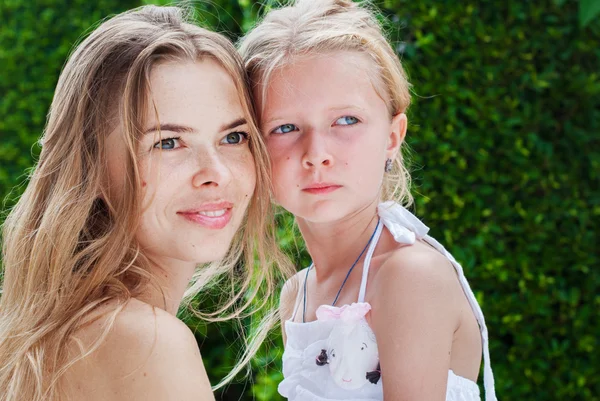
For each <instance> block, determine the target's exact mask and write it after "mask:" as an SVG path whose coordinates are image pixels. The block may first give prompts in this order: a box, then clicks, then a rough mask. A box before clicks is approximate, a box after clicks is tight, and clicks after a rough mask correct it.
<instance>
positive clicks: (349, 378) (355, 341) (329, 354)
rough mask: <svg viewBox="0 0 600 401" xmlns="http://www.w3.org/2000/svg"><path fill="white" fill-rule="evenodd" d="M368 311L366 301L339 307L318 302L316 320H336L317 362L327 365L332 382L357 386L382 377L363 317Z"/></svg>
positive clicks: (371, 333)
mask: <svg viewBox="0 0 600 401" xmlns="http://www.w3.org/2000/svg"><path fill="white" fill-rule="evenodd" d="M370 310H371V305H369V304H368V303H366V302H360V303H353V304H351V305H344V306H342V307H341V308H338V307H335V306H329V305H321V306H320V307H319V308H318V309H317V320H321V321H331V320H335V321H337V322H338V323H337V324H336V325H334V327H333V329H332V331H331V333H330V334H329V338H328V340H327V349H326V350H325V349H324V350H321V354H320V355H319V356H317V361H316V363H317V365H319V366H324V365H329V372H330V373H331V377H332V378H333V381H334V382H335V383H336V384H337V385H338V386H340V387H342V388H344V389H348V390H354V389H358V388H360V387H362V386H363V385H365V384H367V383H369V382H371V383H373V384H376V383H377V382H378V381H379V379H380V377H381V373H380V371H379V353H378V351H377V342H376V341H375V333H373V330H371V328H370V327H369V324H368V323H367V320H366V319H365V315H366V314H367V312H369V311H370Z"/></svg>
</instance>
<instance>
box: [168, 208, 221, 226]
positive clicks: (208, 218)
mask: <svg viewBox="0 0 600 401" xmlns="http://www.w3.org/2000/svg"><path fill="white" fill-rule="evenodd" d="M177 214H178V215H180V216H182V217H183V218H185V219H186V220H188V221H191V222H192V223H196V224H199V225H201V226H203V227H206V228H211V229H215V230H220V229H222V228H224V227H225V226H226V225H227V224H228V223H229V221H230V220H231V215H232V213H231V208H224V209H218V210H202V211H198V212H194V211H186V212H178V213H177Z"/></svg>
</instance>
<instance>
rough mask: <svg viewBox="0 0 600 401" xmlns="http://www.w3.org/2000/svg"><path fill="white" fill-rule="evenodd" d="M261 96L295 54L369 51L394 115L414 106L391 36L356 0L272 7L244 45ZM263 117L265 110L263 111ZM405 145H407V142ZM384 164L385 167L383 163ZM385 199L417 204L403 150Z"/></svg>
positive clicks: (303, 0) (310, 0) (306, 0)
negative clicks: (277, 71)
mask: <svg viewBox="0 0 600 401" xmlns="http://www.w3.org/2000/svg"><path fill="white" fill-rule="evenodd" d="M239 49H240V53H241V54H242V57H243V58H244V63H245V65H246V70H247V72H248V75H249V77H250V82H251V84H252V86H253V90H254V93H255V95H256V96H258V97H259V99H260V100H261V102H260V104H263V105H264V104H265V98H266V88H267V86H268V83H269V80H270V78H271V76H272V75H273V73H274V72H275V71H276V70H278V69H281V68H282V67H284V66H286V65H289V63H293V61H294V58H295V57H302V56H313V55H322V54H325V53H330V52H337V51H354V52H360V53H362V54H366V55H367V56H369V58H370V59H371V60H372V61H373V63H372V64H373V67H374V68H373V71H370V76H371V81H372V83H373V86H374V87H375V90H376V91H377V93H378V95H379V96H380V97H381V98H382V99H384V101H385V102H386V104H387V108H388V112H389V114H390V117H392V116H395V115H396V114H398V113H404V112H405V111H406V109H407V108H408V106H409V104H410V91H409V90H410V84H409V83H408V80H407V76H406V73H405V72H404V69H403V68H402V64H401V63H400V60H399V59H398V56H397V55H396V53H395V52H394V50H393V49H392V47H391V46H390V44H389V43H388V41H387V40H386V37H385V35H384V33H383V29H382V27H381V26H380V24H379V22H378V21H377V17H376V12H375V11H374V7H373V6H371V5H370V4H368V2H363V5H360V4H358V3H355V2H353V1H351V0H318V1H316V0H296V1H291V2H290V3H289V5H287V6H285V7H282V8H279V9H275V10H272V11H270V12H269V13H268V14H267V15H266V16H265V17H264V18H263V20H262V21H261V22H260V23H259V24H258V25H257V26H256V27H255V28H254V29H252V30H251V31H250V32H249V33H248V34H247V35H246V36H245V37H244V38H242V40H241V41H240V44H239ZM258 114H259V116H260V114H261V113H260V112H259V113H258ZM403 148H405V146H403ZM382 168H383V166H382ZM381 196H382V199H384V200H389V199H395V200H397V201H398V202H400V203H403V204H405V205H409V204H411V203H412V196H411V193H410V174H409V171H408V169H407V167H406V165H405V161H404V157H403V154H402V152H398V156H397V157H396V160H394V163H393V167H392V171H391V172H389V173H388V174H386V176H385V178H384V182H383V187H382V193H381Z"/></svg>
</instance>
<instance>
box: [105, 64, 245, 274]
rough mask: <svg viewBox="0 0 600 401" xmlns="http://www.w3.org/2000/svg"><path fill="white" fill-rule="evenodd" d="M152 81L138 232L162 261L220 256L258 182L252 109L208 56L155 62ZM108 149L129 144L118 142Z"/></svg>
mask: <svg viewBox="0 0 600 401" xmlns="http://www.w3.org/2000/svg"><path fill="white" fill-rule="evenodd" d="M150 88H151V93H150V94H149V102H148V110H147V112H146V115H147V118H148V121H147V122H146V124H145V128H144V131H145V134H143V135H142V136H141V138H139V143H138V153H137V159H138V168H139V173H140V180H141V182H142V184H141V185H142V187H143V191H142V193H143V199H142V200H141V202H142V207H143V210H142V215H141V224H140V227H139V229H138V232H137V233H136V239H137V241H138V242H139V244H140V246H141V247H142V249H143V250H144V252H145V253H146V254H147V256H148V257H150V258H151V260H154V261H155V262H156V263H160V264H167V265H168V264H169V262H168V261H173V260H178V261H184V262H189V263H192V264H196V263H205V262H210V261H214V260H217V259H220V258H222V257H223V256H224V254H225V253H226V252H227V250H228V248H229V245H230V243H231V240H232V238H233V236H234V235H235V232H236V231H237V229H238V228H239V227H240V224H241V222H242V220H243V217H244V215H245V212H246V209H247V207H248V204H249V201H250V198H251V196H252V194H253V192H254V187H255V185H256V175H255V166H254V159H253V157H252V154H251V152H250V148H249V146H248V135H249V134H248V129H249V125H248V121H247V118H249V117H247V116H246V115H245V113H244V111H243V109H242V106H241V103H240V97H239V95H238V93H237V90H236V88H235V85H234V83H233V80H232V78H231V77H230V76H229V75H228V74H227V72H226V71H225V70H224V69H223V68H222V67H221V66H220V65H219V64H218V63H217V62H215V61H212V60H210V59H203V60H200V61H196V62H192V61H189V62H166V63H161V64H158V65H156V66H154V67H153V69H152V71H151V75H150ZM124 134H125V133H124V132H123V131H122V130H121V132H120V134H119V135H117V137H118V136H121V137H122V136H123V135H124ZM111 150H112V151H114V152H115V154H118V153H119V152H124V147H122V146H121V147H120V146H119V144H118V143H117V142H115V143H114V144H113V148H112V149H111ZM109 163H110V161H109ZM113 164H114V165H115V166H116V163H113ZM109 167H110V166H109ZM121 173H122V172H120V171H119V170H118V169H117V168H113V169H112V172H111V174H110V175H111V177H115V179H118V177H119V175H121Z"/></svg>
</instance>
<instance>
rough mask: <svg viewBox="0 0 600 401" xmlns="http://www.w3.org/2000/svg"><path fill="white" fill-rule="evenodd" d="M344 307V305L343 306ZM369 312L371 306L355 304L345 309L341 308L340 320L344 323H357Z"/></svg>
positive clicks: (361, 303) (363, 303) (365, 303)
mask: <svg viewBox="0 0 600 401" xmlns="http://www.w3.org/2000/svg"><path fill="white" fill-rule="evenodd" d="M345 306H346V305H345ZM370 310H371V305H370V304H368V303H367V302H355V303H353V304H351V305H350V306H347V307H346V308H343V309H342V311H341V313H340V318H341V319H342V320H343V321H344V322H348V323H350V322H358V321H359V320H360V319H362V318H363V317H365V315H366V314H367V313H368V312H369V311H370Z"/></svg>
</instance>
